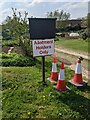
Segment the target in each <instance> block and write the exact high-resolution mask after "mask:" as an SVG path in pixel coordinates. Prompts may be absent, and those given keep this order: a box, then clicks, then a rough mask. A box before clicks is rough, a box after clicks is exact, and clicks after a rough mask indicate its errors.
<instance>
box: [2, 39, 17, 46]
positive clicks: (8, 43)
mask: <svg viewBox="0 0 90 120" xmlns="http://www.w3.org/2000/svg"><path fill="white" fill-rule="evenodd" d="M18 44H19V43H18V42H17V41H16V40H3V41H2V47H3V46H9V47H13V46H14V45H17V46H18Z"/></svg>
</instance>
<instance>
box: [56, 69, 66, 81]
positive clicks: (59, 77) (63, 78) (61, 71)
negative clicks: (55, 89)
mask: <svg viewBox="0 0 90 120" xmlns="http://www.w3.org/2000/svg"><path fill="white" fill-rule="evenodd" d="M58 80H65V77H64V69H61V70H60V74H59V76H58Z"/></svg>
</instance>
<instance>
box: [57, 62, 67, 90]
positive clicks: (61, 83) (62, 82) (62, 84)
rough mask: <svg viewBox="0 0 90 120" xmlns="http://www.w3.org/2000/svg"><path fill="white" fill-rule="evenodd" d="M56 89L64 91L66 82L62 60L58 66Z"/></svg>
mask: <svg viewBox="0 0 90 120" xmlns="http://www.w3.org/2000/svg"><path fill="white" fill-rule="evenodd" d="M56 89H57V90H59V91H66V89H67V88H66V82H65V77H64V63H63V62H62V64H61V67H60V73H59V77H58V83H57V85H56Z"/></svg>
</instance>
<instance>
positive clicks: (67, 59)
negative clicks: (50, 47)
mask: <svg viewBox="0 0 90 120" xmlns="http://www.w3.org/2000/svg"><path fill="white" fill-rule="evenodd" d="M55 51H56V53H55V56H56V57H57V59H58V60H59V61H61V62H62V61H63V62H64V63H65V65H66V66H67V67H69V68H71V69H72V70H75V68H76V63H77V59H78V57H80V56H82V57H83V58H84V60H83V61H82V75H83V77H85V78H86V79H88V78H89V76H90V70H88V68H89V66H88V60H90V58H89V57H88V56H87V55H83V54H79V53H76V52H71V51H67V50H65V49H61V48H60V49H59V48H55Z"/></svg>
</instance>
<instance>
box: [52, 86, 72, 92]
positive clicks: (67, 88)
mask: <svg viewBox="0 0 90 120" xmlns="http://www.w3.org/2000/svg"><path fill="white" fill-rule="evenodd" d="M54 88H55V89H56V90H57V91H58V92H66V91H68V90H70V88H69V87H68V86H66V90H59V89H57V88H56V86H54Z"/></svg>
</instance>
